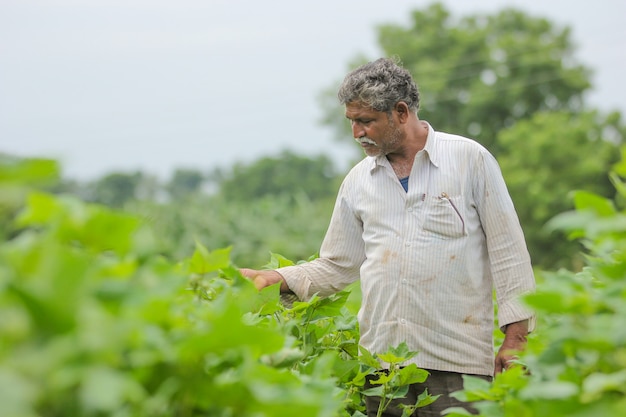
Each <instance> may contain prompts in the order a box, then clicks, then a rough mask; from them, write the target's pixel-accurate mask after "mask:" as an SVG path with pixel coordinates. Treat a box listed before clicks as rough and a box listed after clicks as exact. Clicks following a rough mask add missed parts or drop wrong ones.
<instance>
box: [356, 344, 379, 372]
mask: <svg viewBox="0 0 626 417" xmlns="http://www.w3.org/2000/svg"><path fill="white" fill-rule="evenodd" d="M359 352H361V354H360V355H359V362H361V363H362V364H364V365H367V366H369V367H370V368H374V369H378V368H380V362H378V361H377V360H376V358H375V357H374V355H372V354H371V353H370V351H369V350H367V349H365V348H364V347H363V346H359Z"/></svg>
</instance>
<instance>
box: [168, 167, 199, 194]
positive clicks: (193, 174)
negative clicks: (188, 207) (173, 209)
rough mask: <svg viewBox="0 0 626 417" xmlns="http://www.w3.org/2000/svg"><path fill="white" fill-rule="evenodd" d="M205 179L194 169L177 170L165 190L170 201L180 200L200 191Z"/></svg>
mask: <svg viewBox="0 0 626 417" xmlns="http://www.w3.org/2000/svg"><path fill="white" fill-rule="evenodd" d="M205 179H206V178H205V176H204V174H202V172H200V171H198V170H196V169H185V168H178V169H176V170H175V171H174V173H173V174H172V177H171V178H170V180H169V182H168V184H167V185H166V187H165V188H166V189H167V191H168V193H169V196H170V199H176V200H177V199H182V198H186V197H188V196H189V195H191V194H195V193H198V192H199V191H201V188H202V185H203V183H204V181H205Z"/></svg>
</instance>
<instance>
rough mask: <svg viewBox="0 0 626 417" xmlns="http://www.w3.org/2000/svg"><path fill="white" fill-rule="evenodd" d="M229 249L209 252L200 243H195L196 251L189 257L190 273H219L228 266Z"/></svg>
mask: <svg viewBox="0 0 626 417" xmlns="http://www.w3.org/2000/svg"><path fill="white" fill-rule="evenodd" d="M230 251H231V247H227V248H223V249H217V250H214V251H212V252H209V251H208V249H207V248H206V247H204V246H203V245H202V244H201V243H200V242H197V241H196V250H195V252H194V253H193V256H192V257H191V262H190V266H189V268H190V270H189V272H190V273H194V274H207V273H209V272H215V271H219V270H220V269H222V268H226V267H228V266H229V265H230Z"/></svg>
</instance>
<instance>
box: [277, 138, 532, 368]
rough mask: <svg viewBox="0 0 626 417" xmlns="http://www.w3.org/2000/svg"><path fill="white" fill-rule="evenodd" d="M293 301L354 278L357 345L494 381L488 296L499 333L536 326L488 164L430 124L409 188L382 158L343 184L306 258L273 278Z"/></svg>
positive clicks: (507, 202) (528, 269)
mask: <svg viewBox="0 0 626 417" xmlns="http://www.w3.org/2000/svg"><path fill="white" fill-rule="evenodd" d="M278 271H279V272H280V273H281V274H282V275H283V277H284V278H285V281H286V282H287V285H288V286H289V288H290V289H291V290H292V291H293V292H295V293H296V295H298V297H299V298H300V299H308V298H309V297H311V296H312V295H313V294H315V293H318V294H319V295H320V296H325V295H329V294H331V293H334V292H336V291H339V290H341V289H343V288H344V287H345V286H347V285H348V284H350V283H352V282H354V281H356V280H358V279H359V278H360V280H361V289H362V294H363V298H362V305H361V308H360V311H359V314H358V318H359V327H360V331H361V339H360V343H361V345H363V346H364V347H365V348H366V349H368V350H369V351H370V352H372V353H382V352H386V351H387V350H388V348H389V347H390V346H394V347H395V346H397V345H399V344H400V343H401V342H406V343H407V344H408V346H409V348H410V349H411V350H417V351H419V353H418V354H417V355H416V356H415V357H414V358H413V359H412V360H411V361H410V362H414V363H416V364H417V365H418V366H419V367H422V368H427V369H436V370H441V371H451V372H460V373H469V374H482V375H492V374H493V371H494V347H493V323H494V316H493V311H494V309H493V296H492V294H493V289H494V288H495V291H496V300H497V303H498V323H499V325H500V327H503V326H506V325H507V324H509V323H513V322H517V321H521V320H525V319H531V322H530V330H532V328H533V327H534V317H533V316H532V313H531V312H530V311H528V310H527V309H525V308H524V307H523V306H522V304H521V303H520V302H519V300H518V296H519V295H520V294H523V293H527V292H530V291H532V290H533V289H534V287H535V280H534V276H533V271H532V266H531V263H530V257H529V255H528V251H527V248H526V243H525V240H524V235H523V233H522V229H521V227H520V224H519V220H518V217H517V214H516V212H515V209H514V207H513V203H512V201H511V198H510V196H509V193H508V191H507V188H506V184H505V182H504V179H503V177H502V174H501V172H500V168H499V166H498V163H497V162H496V160H495V159H494V157H493V156H492V155H491V154H490V153H489V152H488V151H487V150H486V149H485V148H484V147H483V146H481V145H480V144H478V143H477V142H475V141H473V140H470V139H467V138H464V137H460V136H455V135H450V134H446V133H441V132H435V131H434V130H433V129H432V127H430V126H429V133H428V138H427V141H426V145H425V147H424V149H423V150H421V151H420V152H418V153H417V155H416V156H415V161H414V163H413V167H412V170H411V174H410V177H409V188H408V192H405V191H404V189H403V188H402V185H401V184H400V181H399V180H398V178H397V177H396V175H395V173H394V171H393V169H392V167H391V165H390V163H389V161H388V160H387V158H385V157H384V156H378V157H366V158H365V159H363V160H362V161H361V162H360V163H359V164H357V165H356V166H355V167H354V168H353V169H352V170H351V171H350V172H349V173H348V175H347V176H346V178H345V179H344V181H343V183H342V185H341V188H340V190H339V195H338V197H337V201H336V204H335V208H334V211H333V215H332V218H331V221H330V226H329V228H328V231H327V233H326V236H325V238H324V241H323V243H322V247H321V249H320V257H319V258H318V259H316V260H314V261H312V262H309V263H306V264H301V265H298V266H291V267H286V268H281V269H279V270H278Z"/></svg>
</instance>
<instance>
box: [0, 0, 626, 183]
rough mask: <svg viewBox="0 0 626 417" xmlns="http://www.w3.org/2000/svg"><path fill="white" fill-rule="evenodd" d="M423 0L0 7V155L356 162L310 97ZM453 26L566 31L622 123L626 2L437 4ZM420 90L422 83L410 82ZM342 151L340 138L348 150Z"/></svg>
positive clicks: (602, 104)
mask: <svg viewBox="0 0 626 417" xmlns="http://www.w3.org/2000/svg"><path fill="white" fill-rule="evenodd" d="M430 3H431V1H422V0H413V1H408V0H387V1H380V0H376V1H374V0H315V1H304V0H302V1H293V0H170V1H166V0H40V1H35V0H0V152H6V153H10V154H16V155H20V156H44V157H52V158H56V159H59V160H60V161H61V163H62V166H63V171H64V174H65V175H66V176H69V177H73V178H76V179H79V180H89V179H93V178H95V177H98V176H101V175H103V174H105V173H108V172H111V171H126V172H128V171H132V170H137V169H141V170H144V171H146V172H149V173H152V174H155V175H158V176H160V177H161V178H165V177H167V176H168V175H169V173H170V172H171V171H172V170H173V169H174V168H176V167H189V168H198V169H201V170H203V171H210V170H211V169H212V168H214V167H218V166H219V167H227V166H228V165H229V164H230V163H232V162H234V161H245V162H247V161H252V160H254V159H256V158H259V157H261V156H266V155H276V154H278V153H279V152H280V151H281V150H283V149H291V150H293V151H295V152H298V153H309V154H312V155H317V154H319V153H326V154H334V155H335V160H336V161H338V162H339V163H342V161H343V163H346V160H347V157H348V155H351V154H352V152H353V149H352V148H351V147H350V145H346V146H342V145H339V144H338V143H337V142H334V141H333V140H332V139H331V132H330V131H329V130H328V129H326V128H323V127H321V126H320V125H319V121H318V120H319V117H320V108H319V106H318V104H317V101H316V97H317V95H318V94H319V92H320V91H321V90H322V89H325V88H327V87H329V86H332V85H334V84H335V83H336V82H338V81H339V80H340V79H341V78H342V77H343V75H344V73H345V71H346V70H347V68H348V62H349V61H350V60H351V59H352V58H353V57H354V56H355V55H357V54H360V53H362V54H365V55H367V56H368V57H371V58H376V57H378V54H379V50H378V48H377V45H376V40H375V34H376V31H375V27H376V26H377V25H379V24H383V23H393V24H398V25H406V24H408V22H409V14H410V11H411V10H414V9H416V8H423V7H426V6H427V5H429V4H430ZM443 3H444V4H445V5H446V6H447V7H448V8H449V9H450V10H451V11H452V13H453V14H454V15H455V16H460V15H463V14H467V13H475V12H496V11H498V10H500V9H502V8H504V7H506V6H514V7H517V8H519V9H521V10H524V11H526V12H528V13H530V14H532V15H536V16H542V17H547V18H549V19H550V20H551V21H553V22H554V23H556V24H558V25H561V26H563V25H568V26H570V27H571V28H572V30H573V33H572V38H573V39H574V41H575V42H576V43H577V44H578V46H579V49H578V54H577V57H578V58H579V59H580V60H581V61H582V62H583V63H584V64H586V65H587V66H589V67H591V68H592V69H593V70H594V76H593V78H592V81H593V83H594V90H593V93H592V95H591V96H590V99H591V100H592V103H593V104H594V105H595V106H597V107H598V108H600V109H601V110H604V111H609V110H619V111H621V112H622V114H625V115H626V81H625V80H624V74H626V47H625V46H626V45H625V44H624V43H625V41H624V40H625V39H626V24H625V23H624V17H625V16H626V1H623V0H595V1H593V2H589V1H581V0H544V1H538V2H529V1H526V0H521V1H504V0H448V1H444V2H443ZM418 81H419V82H420V83H426V82H428V80H418ZM346 142H347V143H349V142H350V138H346Z"/></svg>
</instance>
